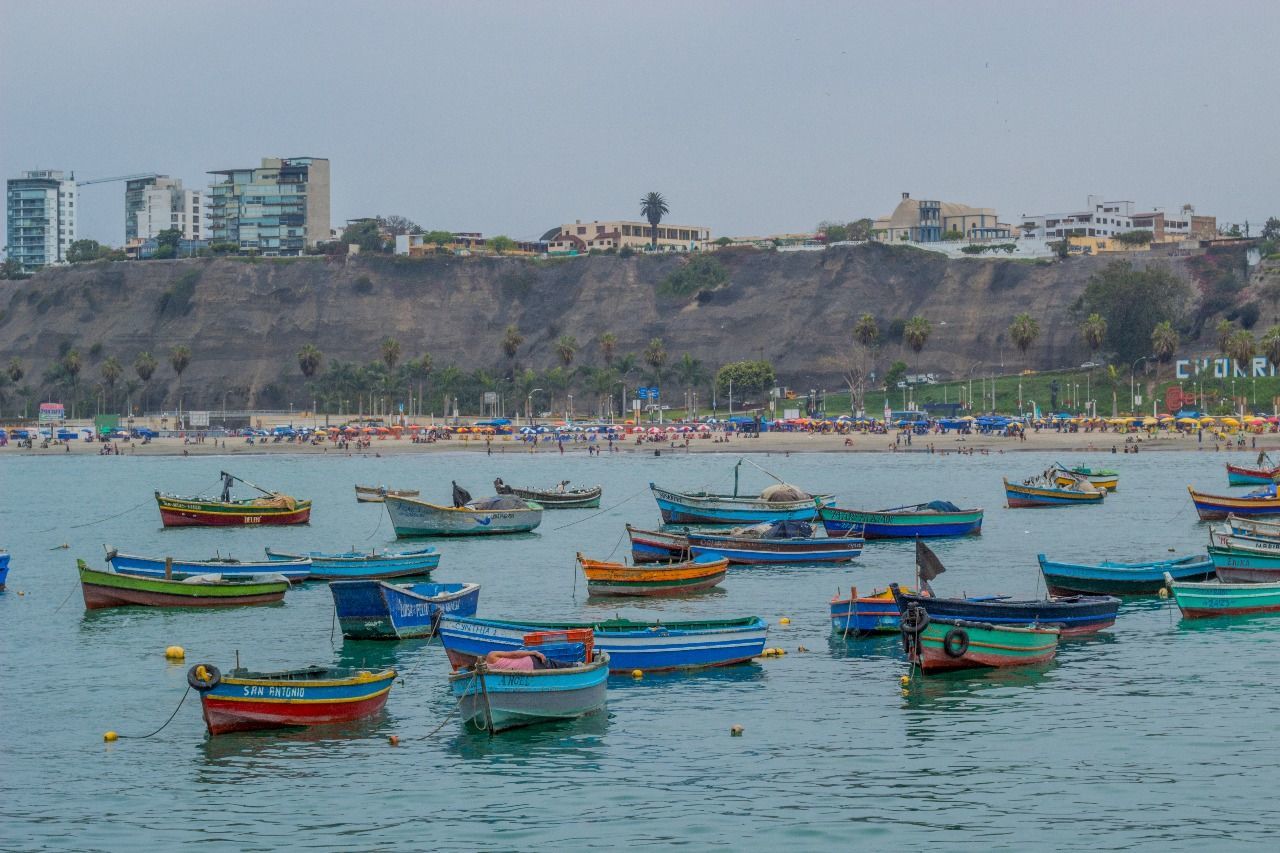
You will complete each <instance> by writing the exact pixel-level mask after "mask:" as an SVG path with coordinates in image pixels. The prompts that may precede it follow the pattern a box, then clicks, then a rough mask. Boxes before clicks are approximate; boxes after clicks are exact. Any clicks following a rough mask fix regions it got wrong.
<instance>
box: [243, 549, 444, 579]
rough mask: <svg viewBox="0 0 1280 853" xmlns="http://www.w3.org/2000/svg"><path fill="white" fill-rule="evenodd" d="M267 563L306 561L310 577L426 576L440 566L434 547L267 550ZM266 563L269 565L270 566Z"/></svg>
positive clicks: (373, 577) (374, 577)
mask: <svg viewBox="0 0 1280 853" xmlns="http://www.w3.org/2000/svg"><path fill="white" fill-rule="evenodd" d="M267 558H268V559H269V560H271V561H273V562H272V563H271V564H278V563H279V562H283V561H288V560H309V561H310V563H311V576H310V578H309V579H310V580H314V581H338V580H380V579H386V578H408V577H421V576H423V575H429V574H431V572H433V571H435V569H437V568H438V567H439V566H440V554H439V553H438V552H437V551H436V549H435V548H424V549H422V550H420V551H406V552H402V553H400V554H377V555H370V554H350V555H335V554H287V553H284V552H281V551H272V550H271V549H270V548H268V549H267ZM271 564H269V565H271Z"/></svg>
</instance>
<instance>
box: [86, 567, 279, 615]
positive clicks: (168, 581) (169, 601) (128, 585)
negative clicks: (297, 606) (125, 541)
mask: <svg viewBox="0 0 1280 853" xmlns="http://www.w3.org/2000/svg"><path fill="white" fill-rule="evenodd" d="M76 567H77V568H78V569H79V570H80V590H81V592H82V593H83V594H84V606H85V609H86V610H100V609H102V608H104V607H127V606H129V605H142V606H144V607H233V606H236V605H241V604H272V603H274V602H277V601H279V600H280V599H282V598H284V593H285V590H287V589H288V588H289V579H288V578H286V577H285V576H284V575H279V574H269V575H249V576H246V577H223V576H222V575H217V574H209V575H195V576H192V577H188V578H184V579H183V580H173V579H172V578H150V577H143V576H142V575H130V574H125V573H123V572H115V571H106V572H103V571H98V570H97V569H91V568H89V566H88V565H87V564H86V563H85V561H84V560H76Z"/></svg>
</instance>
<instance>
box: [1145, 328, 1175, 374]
mask: <svg viewBox="0 0 1280 853" xmlns="http://www.w3.org/2000/svg"><path fill="white" fill-rule="evenodd" d="M1178 344H1179V339H1178V332H1177V330H1176V329H1174V328H1173V324H1172V323H1170V322H1169V321H1168V320H1164V321H1162V322H1160V323H1157V324H1156V327H1155V328H1154V329H1152V330H1151V352H1152V354H1153V355H1155V357H1156V361H1158V362H1160V363H1161V364H1168V363H1169V361H1170V360H1171V359H1172V358H1173V355H1174V353H1176V352H1177V351H1178ZM1156 381H1157V382H1159V381H1160V374H1159V373H1158V372H1157V373H1156Z"/></svg>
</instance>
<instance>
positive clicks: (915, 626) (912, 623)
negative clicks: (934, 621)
mask: <svg viewBox="0 0 1280 853" xmlns="http://www.w3.org/2000/svg"><path fill="white" fill-rule="evenodd" d="M898 624H899V626H901V628H902V633H904V634H919V633H920V632H921V631H923V630H924V629H925V628H927V627H928V625H929V613H928V611H926V610H925V609H924V608H923V607H920V606H919V605H916V604H913V605H911V606H910V607H908V608H907V610H906V612H905V613H903V614H902V618H901V619H900V620H899V622H898Z"/></svg>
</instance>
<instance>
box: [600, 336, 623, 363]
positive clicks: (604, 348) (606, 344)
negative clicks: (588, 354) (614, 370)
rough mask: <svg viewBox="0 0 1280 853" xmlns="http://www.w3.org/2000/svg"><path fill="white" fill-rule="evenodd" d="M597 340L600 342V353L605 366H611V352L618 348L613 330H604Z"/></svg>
mask: <svg viewBox="0 0 1280 853" xmlns="http://www.w3.org/2000/svg"><path fill="white" fill-rule="evenodd" d="M598 341H599V343H600V355H601V356H603V357H604V365H605V367H613V354H614V352H615V351H616V350H617V349H618V337H617V335H615V334H614V333H613V332H605V333H604V334H602V335H601V336H600V337H599V338H598Z"/></svg>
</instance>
